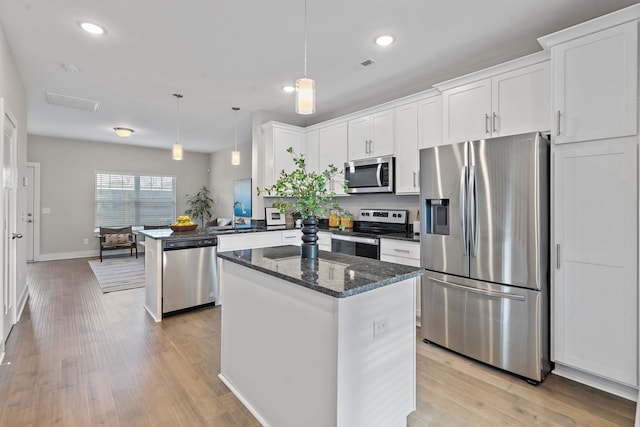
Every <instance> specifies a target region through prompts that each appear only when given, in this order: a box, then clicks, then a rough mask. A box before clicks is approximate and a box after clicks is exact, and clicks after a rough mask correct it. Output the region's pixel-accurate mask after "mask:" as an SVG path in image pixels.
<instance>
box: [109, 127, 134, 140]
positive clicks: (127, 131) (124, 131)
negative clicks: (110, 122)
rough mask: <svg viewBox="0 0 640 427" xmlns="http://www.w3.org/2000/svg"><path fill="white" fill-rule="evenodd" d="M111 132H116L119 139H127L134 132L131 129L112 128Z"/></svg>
mask: <svg viewBox="0 0 640 427" xmlns="http://www.w3.org/2000/svg"><path fill="white" fill-rule="evenodd" d="M113 130H115V131H116V134H117V135H118V136H119V137H120V138H129V137H130V136H131V134H132V133H133V132H135V131H134V130H133V129H129V128H113Z"/></svg>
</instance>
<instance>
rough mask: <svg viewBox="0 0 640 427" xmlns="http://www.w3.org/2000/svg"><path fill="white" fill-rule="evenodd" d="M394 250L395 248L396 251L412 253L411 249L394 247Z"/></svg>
mask: <svg viewBox="0 0 640 427" xmlns="http://www.w3.org/2000/svg"><path fill="white" fill-rule="evenodd" d="M393 250H394V251H396V252H402V253H405V254H409V253H411V251H410V250H409V249H398V248H393Z"/></svg>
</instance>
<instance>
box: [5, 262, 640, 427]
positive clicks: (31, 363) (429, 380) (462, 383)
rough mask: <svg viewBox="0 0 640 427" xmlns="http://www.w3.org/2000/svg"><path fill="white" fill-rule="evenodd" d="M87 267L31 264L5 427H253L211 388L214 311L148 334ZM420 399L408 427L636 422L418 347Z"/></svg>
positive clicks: (14, 342) (627, 407)
mask: <svg viewBox="0 0 640 427" xmlns="http://www.w3.org/2000/svg"><path fill="white" fill-rule="evenodd" d="M87 260H88V259H86V258H85V259H74V260H64V261H51V262H39V263H34V264H29V265H28V267H27V273H28V278H27V280H28V283H29V287H30V298H29V301H28V305H27V307H26V309H25V311H24V313H23V315H22V319H21V320H20V321H19V322H18V324H17V325H15V326H14V328H13V331H12V332H11V335H10V336H9V339H8V342H7V351H6V356H5V359H4V363H5V365H4V366H2V367H0V426H3V427H4V426H6V427H14V426H36V425H37V426H50V425H51V426H64V427H67V426H83V427H86V426H95V425H106V426H188V427H192V426H255V425H258V423H257V422H256V420H255V419H254V418H253V417H252V416H251V414H250V413H249V412H248V411H247V410H246V409H245V408H244V407H243V406H242V404H241V403H240V402H239V401H238V400H237V399H236V398H235V396H233V394H231V392H229V390H228V389H227V388H226V387H225V385H224V384H222V382H221V381H220V380H219V379H218V377H217V375H218V372H219V367H220V358H219V353H220V309H219V308H218V307H216V308H208V309H203V310H198V311H194V312H191V313H187V314H183V315H179V316H174V317H170V318H167V319H165V320H164V321H163V322H162V323H154V322H153V321H152V320H151V318H150V317H149V316H148V315H147V314H146V313H145V311H144V309H143V301H144V289H132V290H128V291H121V292H114V293H110V294H102V293H101V292H100V288H99V286H98V283H97V282H96V280H95V277H94V276H93V273H92V272H91V269H90V267H89V264H88V262H87ZM418 335H419V334H418ZM7 362H10V364H9V365H6V363H7ZM268 386H269V385H268V384H265V387H268ZM417 393H418V402H417V410H416V412H414V413H413V414H411V416H410V417H409V420H408V425H409V426H499V425H512V426H529V425H557V426H571V425H580V426H631V425H633V416H634V412H635V403H634V402H631V401H628V400H625V399H621V398H618V397H615V396H612V395H609V394H607V393H603V392H601V391H598V390H594V389H591V388H589V387H586V386H583V385H580V384H578V383H575V382H572V381H569V380H566V379H563V378H560V377H557V376H555V375H550V376H549V377H548V378H547V379H546V380H545V381H544V382H543V383H542V384H541V385H539V386H537V387H536V386H532V385H529V384H528V383H526V382H525V381H523V380H521V379H519V378H516V377H514V376H511V375H509V374H506V373H504V372H501V371H498V370H496V369H493V368H490V367H487V366H485V365H482V364H480V363H477V362H474V361H472V360H469V359H467V358H464V357H461V356H458V355H455V354H453V353H450V352H448V351H446V350H443V349H441V348H438V347H437V346H432V345H427V344H424V343H422V342H418V354H417ZM282 410H283V411H286V408H282Z"/></svg>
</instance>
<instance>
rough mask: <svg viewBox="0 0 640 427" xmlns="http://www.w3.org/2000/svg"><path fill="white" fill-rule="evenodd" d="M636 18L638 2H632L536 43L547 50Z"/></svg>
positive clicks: (541, 38)
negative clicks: (632, 3)
mask: <svg viewBox="0 0 640 427" xmlns="http://www.w3.org/2000/svg"><path fill="white" fill-rule="evenodd" d="M637 20H640V4H634V5H632V6H629V7H625V8H624V9H620V10H618V11H615V12H612V13H609V14H607V15H604V16H600V17H598V18H595V19H592V20H590V21H587V22H583V23H581V24H578V25H574V26H573V27H569V28H565V29H563V30H560V31H556V32H555V33H552V34H549V35H546V36H543V37H540V38H539V39H538V43H540V45H541V46H542V47H543V48H544V49H545V50H549V49H550V48H551V47H553V46H555V45H557V44H560V43H565V42H568V41H570V40H573V39H576V38H579V37H584V36H586V35H589V34H592V33H595V32H598V31H602V30H606V29H607V28H611V27H615V26H618V25H622V24H626V23H627V22H631V21H637Z"/></svg>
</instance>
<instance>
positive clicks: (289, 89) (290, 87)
mask: <svg viewBox="0 0 640 427" xmlns="http://www.w3.org/2000/svg"><path fill="white" fill-rule="evenodd" d="M282 90H283V91H285V92H287V93H291V92H293V91H295V90H296V88H295V87H293V86H291V85H284V86H282Z"/></svg>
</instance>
